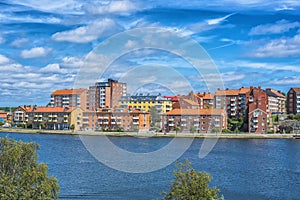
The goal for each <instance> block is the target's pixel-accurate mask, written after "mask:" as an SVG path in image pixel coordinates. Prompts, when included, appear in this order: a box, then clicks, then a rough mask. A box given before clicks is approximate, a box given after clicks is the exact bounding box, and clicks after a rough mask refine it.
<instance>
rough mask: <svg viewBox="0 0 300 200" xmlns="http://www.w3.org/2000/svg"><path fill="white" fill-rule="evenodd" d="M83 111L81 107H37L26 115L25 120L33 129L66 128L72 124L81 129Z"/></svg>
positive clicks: (76, 128)
mask: <svg viewBox="0 0 300 200" xmlns="http://www.w3.org/2000/svg"><path fill="white" fill-rule="evenodd" d="M82 112H83V110H82V109H81V108H79V107H35V108H34V109H33V110H32V111H30V112H27V115H25V122H26V123H27V124H32V128H33V129H42V128H45V129H49V130H66V129H70V127H71V125H72V124H73V125H74V126H75V130H79V129H80V128H81V125H82Z"/></svg>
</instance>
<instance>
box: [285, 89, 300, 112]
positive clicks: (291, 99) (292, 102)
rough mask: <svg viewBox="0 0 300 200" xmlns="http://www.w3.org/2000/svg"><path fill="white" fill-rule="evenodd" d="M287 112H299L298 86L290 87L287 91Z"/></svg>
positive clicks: (299, 94)
mask: <svg viewBox="0 0 300 200" xmlns="http://www.w3.org/2000/svg"><path fill="white" fill-rule="evenodd" d="M287 113H288V114H298V113H300V88H291V89H290V90H289V91H288V93H287Z"/></svg>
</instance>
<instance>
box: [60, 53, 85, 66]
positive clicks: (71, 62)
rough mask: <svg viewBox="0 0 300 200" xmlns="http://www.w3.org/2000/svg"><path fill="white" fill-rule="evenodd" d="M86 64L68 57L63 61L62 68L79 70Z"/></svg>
mask: <svg viewBox="0 0 300 200" xmlns="http://www.w3.org/2000/svg"><path fill="white" fill-rule="evenodd" d="M83 64H84V61H83V60H82V59H81V58H78V57H73V56H67V57H64V58H63V59H62V63H61V64H60V66H62V67H64V68H79V67H81V66H82V65H83Z"/></svg>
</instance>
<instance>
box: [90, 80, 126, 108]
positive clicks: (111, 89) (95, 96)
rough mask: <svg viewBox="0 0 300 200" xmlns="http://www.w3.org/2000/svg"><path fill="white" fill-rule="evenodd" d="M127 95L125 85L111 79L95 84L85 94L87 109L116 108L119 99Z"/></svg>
mask: <svg viewBox="0 0 300 200" xmlns="http://www.w3.org/2000/svg"><path fill="white" fill-rule="evenodd" d="M126 94H127V84H126V83H121V82H118V81H116V80H113V79H108V81H106V82H97V83H95V85H94V86H90V87H89V90H88V93H87V109H88V110H95V109H97V108H116V107H118V103H119V100H120V99H121V97H123V96H126Z"/></svg>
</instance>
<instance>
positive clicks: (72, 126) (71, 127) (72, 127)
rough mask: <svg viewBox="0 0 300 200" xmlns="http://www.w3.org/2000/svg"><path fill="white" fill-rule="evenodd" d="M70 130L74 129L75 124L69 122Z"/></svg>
mask: <svg viewBox="0 0 300 200" xmlns="http://www.w3.org/2000/svg"><path fill="white" fill-rule="evenodd" d="M70 130H72V132H74V130H75V125H74V124H71V126H70Z"/></svg>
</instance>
